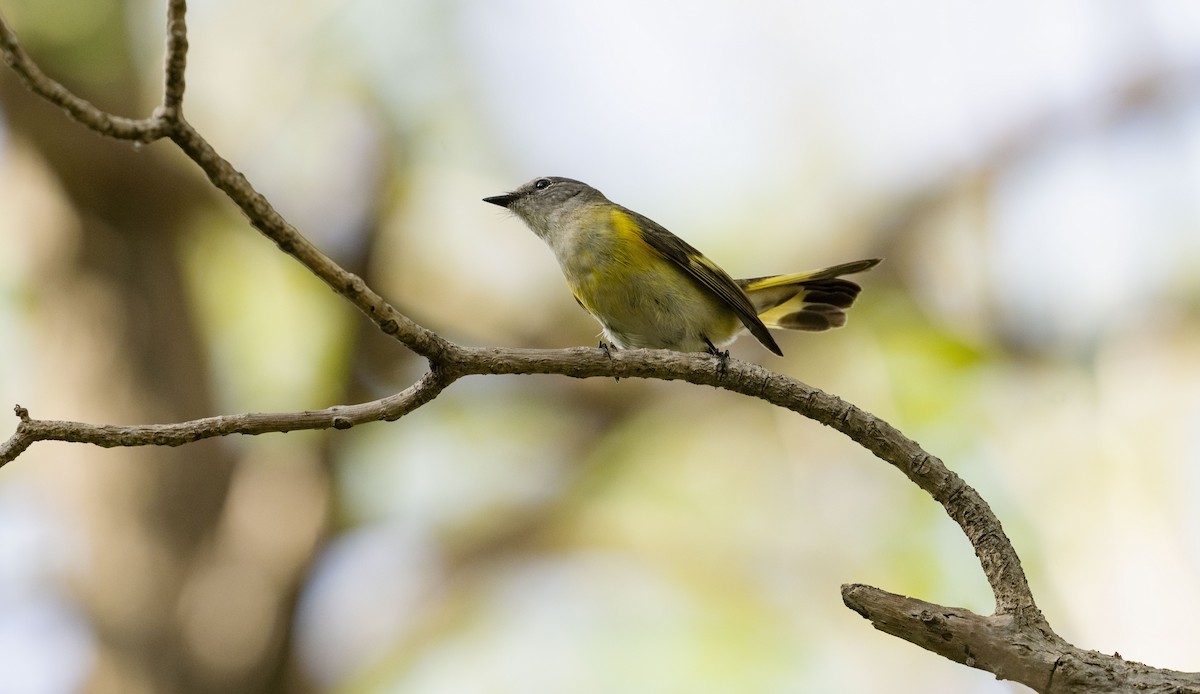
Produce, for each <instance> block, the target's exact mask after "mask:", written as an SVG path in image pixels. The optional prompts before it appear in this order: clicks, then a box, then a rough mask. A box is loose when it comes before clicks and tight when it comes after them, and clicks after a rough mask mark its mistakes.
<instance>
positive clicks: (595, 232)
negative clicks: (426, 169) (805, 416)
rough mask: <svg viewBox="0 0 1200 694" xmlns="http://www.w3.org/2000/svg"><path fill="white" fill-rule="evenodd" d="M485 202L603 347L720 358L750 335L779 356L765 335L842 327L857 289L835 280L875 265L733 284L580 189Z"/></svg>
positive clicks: (558, 186)
mask: <svg viewBox="0 0 1200 694" xmlns="http://www.w3.org/2000/svg"><path fill="white" fill-rule="evenodd" d="M484 201H485V202H490V203H492V204H494V205H500V206H501V207H505V208H508V209H509V210H511V211H512V212H513V213H514V214H516V215H517V216H518V217H520V218H521V220H522V221H524V222H525V223H526V224H527V225H528V226H529V228H530V229H532V230H533V232H534V233H535V234H537V235H538V236H540V237H541V238H542V240H543V241H545V242H546V244H547V245H549V246H550V250H552V251H554V255H555V257H556V258H558V264H559V267H561V268H562V272H563V276H565V277H566V279H567V285H568V286H569V287H570V288H571V293H572V294H574V295H575V300H576V301H578V302H579V305H580V306H582V307H583V308H584V310H586V311H587V312H588V313H590V314H592V317H594V318H595V319H596V320H597V321H599V323H600V326H601V329H602V330H601V338H600V339H601V342H600V344H601V346H604V347H618V348H621V349H637V348H643V347H645V348H654V349H673V350H677V351H680V352H711V353H712V354H717V355H720V354H722V352H721V351H720V350H721V348H722V347H725V346H726V345H728V344H729V343H731V342H733V341H734V340H735V339H737V336H738V335H740V334H741V332H742V331H743V330H749V331H750V333H751V334H752V335H754V337H756V338H757V339H758V341H759V342H761V343H762V344H763V345H764V346H766V347H767V349H769V350H771V351H772V352H774V353H776V354H779V355H782V354H783V352H782V351H781V350H780V349H779V345H777V344H776V343H775V338H773V337H772V336H771V333H770V331H769V330H768V328H781V329H786V330H828V329H830V328H837V327H841V326H842V325H845V323H846V309H848V308H850V305H851V304H853V303H854V299H855V298H856V297H857V296H858V293H859V291H860V290H861V288H860V287H859V286H858V285H857V284H855V283H854V282H851V281H850V280H846V279H842V278H841V275H849V274H853V273H856V272H863V271H864V270H870V269H871V268H873V267H875V266H876V265H878V264H879V261H880V259H879V258H870V259H867V260H857V261H854V262H850V263H843V264H841V265H835V266H833V267H828V268H823V269H821V270H812V271H810V272H799V273H795V274H790V275H772V276H768V277H756V278H753V279H744V280H735V279H733V278H731V277H730V276H729V275H728V274H727V273H726V272H725V271H724V270H722V269H721V268H720V267H718V266H717V264H716V263H714V262H713V261H711V260H709V259H708V258H706V257H704V254H702V253H701V252H700V251H698V250H696V249H695V248H693V247H692V246H691V245H689V244H688V243H687V242H686V241H684V240H683V239H681V238H679V237H678V236H676V235H675V234H672V233H671V232H669V231H667V230H666V229H665V228H663V227H662V226H661V225H659V224H658V223H656V222H655V221H654V220H652V219H650V218H649V217H646V216H643V215H640V214H638V213H637V212H634V211H632V210H629V209H626V208H624V207H622V206H620V205H618V204H616V203H614V202H611V201H610V200H609V199H608V198H606V197H604V195H603V194H602V193H601V192H600V191H598V190H596V189H595V188H592V187H591V186H589V185H587V184H586V183H581V182H579V181H576V180H573V179H570V178H561V177H558V176H548V177H543V178H535V179H533V180H532V181H530V182H528V183H526V184H525V185H523V186H521V187H520V188H517V189H516V190H514V191H513V192H511V193H505V194H504V195H496V196H493V197H490V198H484Z"/></svg>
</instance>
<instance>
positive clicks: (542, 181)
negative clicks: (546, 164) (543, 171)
mask: <svg viewBox="0 0 1200 694" xmlns="http://www.w3.org/2000/svg"><path fill="white" fill-rule="evenodd" d="M551 183H552V181H551V180H550V179H548V178H539V179H538V180H536V181H534V182H533V187H534V188H536V189H538V190H542V189H543V188H549V187H550V184H551Z"/></svg>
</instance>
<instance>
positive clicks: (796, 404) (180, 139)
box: [0, 0, 1200, 694]
mask: <svg viewBox="0 0 1200 694" xmlns="http://www.w3.org/2000/svg"><path fill="white" fill-rule="evenodd" d="M186 9H187V3H186V2H185V0H168V15H167V16H168V20H167V46H166V58H165V60H164V94H163V100H162V103H161V105H160V106H159V107H158V108H156V109H155V112H154V114H153V115H151V116H150V117H149V118H146V119H142V120H133V119H128V118H123V117H120V116H115V115H113V114H110V113H106V112H104V111H102V110H100V109H98V108H96V107H95V106H94V105H92V104H91V103H89V102H87V101H86V100H84V99H81V98H79V97H77V96H75V95H74V94H72V93H71V92H70V91H68V90H67V89H66V88H65V87H63V86H62V85H61V84H59V83H58V82H55V81H54V80H52V79H50V78H49V77H47V76H46V75H45V74H44V73H42V72H41V70H40V69H39V68H38V67H37V65H36V64H35V63H34V62H33V60H32V59H31V58H30V57H29V56H28V55H27V54H26V53H25V51H24V50H23V49H22V48H21V46H20V44H19V42H18V41H17V37H16V34H15V33H13V32H12V30H11V29H10V28H9V27H8V25H7V24H6V23H5V22H4V20H3V18H0V55H3V58H4V62H5V63H6V64H8V65H9V66H10V67H11V68H12V69H13V71H14V72H16V74H17V75H18V77H19V78H20V79H21V81H22V82H23V83H24V84H25V86H26V87H27V88H28V89H29V90H30V91H32V92H33V93H35V94H38V95H39V96H41V97H43V98H45V99H46V100H47V101H50V102H51V103H54V104H56V105H58V106H60V107H62V108H63V109H64V110H65V111H66V112H67V114H68V115H69V116H70V117H71V118H72V119H74V120H76V121H78V122H79V123H81V124H83V125H84V126H85V127H87V128H89V129H91V130H93V131H95V132H97V133H99V134H101V135H104V136H107V137H113V138H117V139H123V140H133V141H137V142H151V141H154V140H156V139H159V138H162V137H169V138H170V139H171V141H172V142H174V143H175V145H176V146H178V147H179V148H180V150H182V151H183V152H184V154H185V155H187V156H188V157H189V158H190V159H191V160H192V161H194V162H195V163H196V164H197V165H198V166H199V167H200V169H201V170H202V171H204V173H205V175H206V176H207V177H208V179H209V180H210V181H211V182H212V184H213V185H214V186H216V187H217V188H219V189H220V190H221V191H222V192H224V193H225V194H226V196H228V197H229V199H230V200H231V201H233V203H234V204H236V205H237V206H238V208H239V209H240V210H241V211H242V213H243V214H245V216H246V217H247V219H248V220H249V221H250V224H251V225H252V226H254V228H256V229H258V230H259V231H260V232H261V233H262V234H264V235H265V236H267V237H268V238H270V239H271V240H272V241H274V242H275V244H276V245H277V246H279V248H280V249H281V250H282V251H284V252H285V253H287V254H289V255H291V256H292V257H293V258H295V259H296V260H297V261H299V262H300V263H301V264H302V265H304V266H305V267H306V268H308V269H309V270H310V271H311V272H312V273H313V274H314V275H316V276H317V277H319V278H321V280H322V281H324V282H325V283H326V284H327V285H328V286H329V287H330V288H331V289H333V290H334V291H335V292H337V293H338V294H339V295H341V296H343V297H345V298H346V299H347V300H349V301H350V302H351V303H353V304H354V305H355V306H356V307H358V308H359V310H361V311H362V312H363V313H364V314H365V315H367V316H368V317H369V318H370V319H371V320H372V321H373V322H374V323H375V324H376V325H377V326H378V327H379V328H380V330H381V331H382V332H384V333H386V334H388V335H391V336H393V337H395V338H396V339H397V340H399V341H400V342H401V343H403V344H404V345H406V346H407V347H408V348H409V349H411V350H413V351H414V352H415V353H417V354H419V355H421V356H423V357H425V358H426V359H427V360H428V361H429V364H430V369H429V371H428V372H427V373H426V374H425V375H424V376H422V377H421V378H420V379H419V380H418V381H417V382H416V383H414V384H413V385H411V386H409V387H408V388H406V389H404V390H403V391H401V392H399V393H396V394H395V395H391V396H388V397H386V398H382V399H380V400H375V401H371V402H366V403H360V404H355V405H339V406H335V407H329V408H326V409H323V410H314V411H304V412H294V413H259V414H235V415H224V416H217V417H207V418H204V419H198V420H194V421H190V422H181V423H175V424H153V425H134V426H115V425H96V424H86V423H82V422H63V421H52V420H37V419H33V418H31V417H30V416H29V413H28V411H26V410H25V409H24V408H22V407H20V406H17V408H16V413H17V416H18V418H19V423H18V425H17V430H16V432H15V433H14V434H13V435H12V437H10V438H9V439H8V440H7V441H5V442H4V443H3V444H0V466H2V465H3V464H5V463H8V462H11V461H12V460H15V459H16V458H17V457H18V456H20V455H21V454H22V453H23V452H24V451H25V450H27V449H28V448H29V446H31V445H32V444H33V443H34V442H36V441H46V440H58V441H71V442H79V443H89V444H93V445H98V446H105V447H112V446H144V445H158V446H179V445H183V444H186V443H190V442H192V441H197V440H200V439H204V438H211V437H215V436H226V435H230V434H262V433H268V432H286V431H296V430H301V429H324V428H335V429H345V428H350V427H352V426H356V425H358V424H362V423H365V422H372V421H381V420H386V421H391V420H395V419H398V418H400V417H402V416H404V415H405V414H407V413H409V412H412V411H413V410H415V409H417V408H419V407H421V406H422V405H424V404H426V403H428V402H430V401H432V400H433V399H434V398H436V397H437V395H438V394H440V393H441V392H442V390H444V389H445V388H446V387H447V386H449V385H450V384H451V383H453V382H454V381H456V380H458V379H459V378H462V377H464V376H471V375H487V374H558V375H563V376H571V377H575V378H591V377H597V376H602V377H620V378H653V379H661V380H683V381H687V382H689V383H693V384H697V385H707V386H712V387H716V388H722V389H725V390H729V391H732V392H736V393H740V394H742V395H747V396H750V397H754V398H758V399H761V400H764V401H766V402H769V403H771V404H774V405H777V406H779V407H784V408H787V409H789V410H791V411H793V412H796V413H798V414H801V415H804V416H805V417H808V418H810V419H813V420H815V421H817V422H820V423H821V424H824V425H826V426H828V427H831V428H833V429H836V430H837V431H840V432H841V433H843V434H845V435H846V436H847V437H849V438H850V439H852V440H853V441H855V442H857V443H858V444H859V445H861V446H863V447H864V448H866V449H867V450H869V451H871V452H872V453H873V454H874V455H875V456H877V457H878V458H880V459H881V460H884V461H886V462H887V463H889V464H891V465H892V466H894V467H895V468H896V469H898V470H900V472H902V473H904V475H905V476H906V477H908V479H909V480H911V481H912V482H913V483H914V484H916V485H917V486H919V487H920V488H921V489H923V490H925V491H926V492H927V493H928V494H929V495H930V496H932V497H933V498H934V499H935V500H936V501H937V502H938V503H940V504H941V505H942V506H943V508H945V509H946V512H947V513H948V514H949V515H950V517H951V518H953V519H954V521H955V522H956V523H958V525H959V527H960V528H961V529H962V531H963V533H964V534H965V535H966V536H967V538H968V540H970V542H971V545H972V547H974V549H975V553H976V556H978V558H979V562H980V565H981V567H982V569H983V572H984V575H985V576H986V577H987V579H988V583H989V584H990V586H991V588H992V592H993V594H994V596H995V599H996V614H994V615H992V616H990V617H981V616H979V615H976V614H974V613H971V612H970V611H968V610H963V609H959V608H950V607H943V606H940V605H935V604H933V603H927V602H923V601H920V600H915V599H912V598H905V597H902V596H899V595H895V594H892V593H888V592H886V591H882V590H879V589H877V588H871V587H868V586H862V585H850V586H844V587H843V589H842V595H843V601H844V602H845V603H846V605H847V606H848V607H850V608H851V609H853V610H855V611H856V612H858V613H859V614H861V615H862V616H864V617H866V618H867V619H870V620H871V621H872V623H873V624H874V625H875V627H876V628H877V629H879V630H881V631H884V632H886V633H889V634H892V635H895V636H898V637H900V638H903V639H905V640H908V641H910V642H912V643H914V644H916V645H918V646H921V647H922V648H925V649H927V650H930V651H933V652H935V653H938V654H940V655H943V656H945V657H947V658H950V659H952V660H955V661H956V662H960V663H963V664H965V665H968V666H970V667H975V668H980V669H984V670H987V671H990V672H992V673H994V674H995V675H996V676H997V677H999V678H1003V679H1011V680H1014V681H1018V682H1022V683H1024V684H1026V685H1028V686H1030V687H1032V688H1033V689H1035V690H1036V691H1039V692H1116V691H1135V690H1136V691H1162V692H1166V691H1173V692H1196V693H1198V694H1200V675H1197V674H1193V673H1179V672H1174V671H1170V670H1162V669H1157V668H1151V667H1148V666H1145V665H1142V664H1140V663H1131V662H1128V661H1125V660H1123V659H1122V658H1120V656H1118V655H1113V656H1107V655H1103V654H1100V653H1095V652H1092V651H1082V650H1080V649H1078V648H1076V647H1074V646H1072V645H1070V644H1068V643H1066V642H1065V641H1064V640H1063V639H1062V638H1061V637H1059V636H1058V635H1057V634H1055V633H1054V631H1053V630H1052V629H1051V628H1050V626H1049V624H1048V623H1047V622H1046V620H1045V617H1044V616H1043V615H1042V613H1041V611H1040V610H1039V609H1038V607H1037V605H1036V603H1035V602H1034V598H1033V595H1032V593H1031V592H1030V589H1029V584H1028V581H1027V580H1026V578H1025V574H1024V571H1023V570H1022V568H1021V562H1020V558H1019V557H1018V555H1017V553H1016V550H1015V549H1014V548H1013V546H1012V543H1011V542H1010V541H1009V539H1008V537H1007V536H1006V535H1005V533H1004V529H1003V527H1002V526H1001V524H1000V521H999V519H998V518H996V516H995V514H994V513H993V512H992V510H991V508H990V507H989V506H988V504H987V503H986V502H985V501H984V500H983V498H982V497H980V495H979V494H978V492H976V491H975V490H974V489H973V488H971V486H970V485H968V484H967V483H966V482H964V481H963V480H962V479H961V478H960V477H958V475H956V474H955V473H954V472H952V471H950V470H949V469H947V468H946V466H945V464H943V463H942V461H941V460H939V459H938V458H937V457H935V456H933V455H930V454H929V453H927V452H926V451H924V450H922V449H921V447H920V446H919V445H918V444H917V443H916V442H914V441H912V440H911V439H909V438H907V437H906V436H904V435H903V434H902V433H901V432H900V431H899V430H897V429H896V428H894V427H892V426H891V425H890V424H888V423H887V422H884V421H883V420H881V419H879V418H877V417H875V416H874V415H871V414H870V413H868V412H866V411H864V410H861V409H859V408H858V407H855V406H854V405H851V404H849V403H847V402H845V401H843V400H841V399H840V398H838V397H836V396H833V395H830V394H828V393H825V392H823V391H821V390H819V389H816V388H813V387H811V386H808V385H806V384H804V383H801V382H799V381H796V380H794V379H791V378H788V377H786V376H782V375H779V374H776V373H773V372H771V371H769V370H767V369H765V368H763V367H760V366H757V365H753V364H748V363H745V362H741V361H738V360H730V361H729V362H728V368H726V369H718V368H716V364H715V363H714V361H713V359H712V358H711V357H709V356H707V355H696V354H681V353H677V352H670V351H664V350H632V351H620V352H613V353H609V352H606V351H603V350H598V349H586V348H575V349H567V350H529V349H496V348H465V347H461V346H459V345H455V344H454V343H451V342H449V341H447V340H445V339H444V338H442V337H441V336H439V335H437V334H436V333H434V332H433V331H431V330H429V329H427V328H425V327H423V326H421V325H418V324H417V323H416V322H415V321H413V320H411V319H410V318H408V317H407V316H405V315H404V314H402V313H400V312H399V311H397V310H396V309H395V308H394V307H392V306H391V305H390V304H388V303H387V302H386V301H384V300H383V298H382V297H381V296H380V295H379V294H377V293H376V292H374V291H373V290H371V289H370V288H369V287H368V286H367V285H366V283H365V282H363V280H362V279H361V278H359V277H358V276H356V275H354V274H352V273H350V272H347V271H346V270H344V269H342V268H341V267H340V266H338V265H337V264H336V263H334V262H333V261H332V260H331V259H330V258H329V257H328V256H326V255H325V254H323V253H321V252H320V251H319V250H318V249H317V248H316V247H315V246H313V245H312V244H311V243H310V242H309V241H308V240H307V239H305V238H304V237H303V236H302V235H301V234H300V233H299V232H298V231H297V230H296V229H295V228H294V227H293V226H292V225H290V224H289V223H288V222H287V221H286V220H285V219H284V218H283V217H282V216H281V215H280V214H279V213H278V212H277V211H276V210H275V209H274V207H273V206H272V205H271V204H270V202H269V201H268V200H267V199H266V198H265V197H264V196H262V195H261V194H260V193H258V192H257V191H256V190H255V189H254V188H253V187H252V186H251V185H250V183H249V181H248V180H247V179H246V178H245V176H243V175H242V174H241V173H240V172H238V171H237V170H236V169H235V168H234V167H233V166H232V165H231V164H230V163H229V162H228V161H226V160H225V159H224V158H222V157H221V156H220V155H219V154H218V153H217V152H216V150H215V149H214V148H213V147H212V146H211V145H210V144H209V143H208V142H207V141H206V140H205V139H204V138H203V137H202V136H201V135H200V134H199V133H198V132H197V131H196V130H195V129H194V128H192V126H191V125H189V124H188V123H187V121H186V120H185V119H184V117H183V111H182V105H183V97H184V91H185V79H184V71H185V67H186V59H187V48H188V38H187V26H186V23H185V14H186Z"/></svg>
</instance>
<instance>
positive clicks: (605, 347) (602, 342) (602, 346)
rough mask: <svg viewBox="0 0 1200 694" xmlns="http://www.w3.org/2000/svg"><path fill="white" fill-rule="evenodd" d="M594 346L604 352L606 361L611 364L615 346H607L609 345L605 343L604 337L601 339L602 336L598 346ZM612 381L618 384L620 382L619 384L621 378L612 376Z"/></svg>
mask: <svg viewBox="0 0 1200 694" xmlns="http://www.w3.org/2000/svg"><path fill="white" fill-rule="evenodd" d="M596 346H597V347H599V348H600V349H602V350H604V353H605V354H606V355H608V361H610V362H611V361H612V353H613V350H614V349H616V348H617V347H616V345H612V344H609V343H608V342H607V341H606V340H605V339H604V337H603V335H602V336H601V337H600V344H598V345H596ZM613 380H614V381H616V382H617V383H620V382H621V377H620V376H613Z"/></svg>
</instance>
